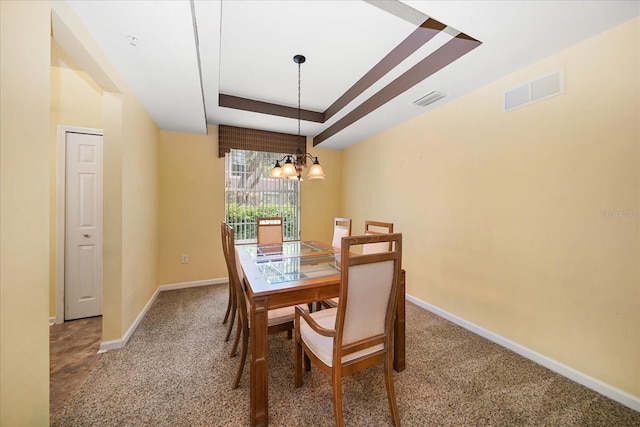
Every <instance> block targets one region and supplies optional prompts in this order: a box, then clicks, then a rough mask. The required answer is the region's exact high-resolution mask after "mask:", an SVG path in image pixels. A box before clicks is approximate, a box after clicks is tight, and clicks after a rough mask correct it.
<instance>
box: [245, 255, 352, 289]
mask: <svg viewBox="0 0 640 427" xmlns="http://www.w3.org/2000/svg"><path fill="white" fill-rule="evenodd" d="M338 258H339V257H338ZM254 262H255V265H256V267H257V268H258V270H259V271H260V273H262V275H263V276H264V279H265V280H266V281H267V282H268V283H269V284H274V283H282V282H291V281H295V280H303V279H312V278H315V277H325V276H333V275H335V274H340V262H339V261H336V257H335V256H334V254H325V255H311V256H307V257H289V258H284V257H283V258H278V257H269V258H262V259H256V260H255V261H254Z"/></svg>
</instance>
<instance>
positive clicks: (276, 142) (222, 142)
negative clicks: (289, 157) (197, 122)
mask: <svg viewBox="0 0 640 427" xmlns="http://www.w3.org/2000/svg"><path fill="white" fill-rule="evenodd" d="M298 147H300V149H301V150H302V153H303V154H304V153H306V152H307V139H306V137H305V136H298V135H291V134H288V133H280V132H269V131H266V130H257V129H247V128H241V127H235V126H226V125H219V126H218V157H224V155H225V153H228V152H230V151H231V149H232V148H234V149H238V150H252V151H265V152H267V153H282V154H292V153H294V152H295V151H296V149H297V148H298Z"/></svg>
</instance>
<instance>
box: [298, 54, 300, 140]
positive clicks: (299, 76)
mask: <svg viewBox="0 0 640 427" xmlns="http://www.w3.org/2000/svg"><path fill="white" fill-rule="evenodd" d="M298 136H300V63H298Z"/></svg>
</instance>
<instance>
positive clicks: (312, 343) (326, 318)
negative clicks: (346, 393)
mask: <svg viewBox="0 0 640 427" xmlns="http://www.w3.org/2000/svg"><path fill="white" fill-rule="evenodd" d="M337 311H338V308H329V309H327V310H320V311H316V312H314V313H312V314H311V316H312V317H313V319H314V320H315V321H316V322H317V323H318V325H320V326H322V327H323V328H327V329H331V328H333V327H334V326H335V323H336V313H337ZM300 335H301V337H302V339H303V340H304V341H305V343H306V344H307V346H308V347H309V349H310V350H311V351H313V353H315V355H316V356H318V358H319V359H320V360H322V361H323V362H324V363H325V364H326V365H327V366H333V338H331V337H325V336H324V335H320V334H317V333H315V332H314V331H313V330H312V329H311V327H310V326H309V324H308V323H307V322H306V321H305V320H304V319H301V320H300ZM381 350H384V345H383V344H378V345H376V346H373V347H369V348H367V349H365V350H361V351H357V352H355V353H351V354H347V355H346V356H343V357H342V363H346V362H349V361H351V360H355V359H357V358H359V357H362V356H366V355H368V354H371V353H374V352H377V351H381Z"/></svg>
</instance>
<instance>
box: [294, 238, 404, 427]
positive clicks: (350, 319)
mask: <svg viewBox="0 0 640 427" xmlns="http://www.w3.org/2000/svg"><path fill="white" fill-rule="evenodd" d="M372 243H387V244H389V245H391V248H392V249H389V250H387V251H384V252H379V253H374V254H367V255H358V254H353V253H352V250H351V247H352V246H356V245H365V244H372ZM341 256H342V258H341V260H342V265H341V270H340V276H341V277H340V299H339V303H338V306H337V307H335V308H330V309H327V310H320V311H316V312H313V313H308V312H306V311H305V310H304V309H303V308H302V307H300V306H298V307H296V317H295V340H296V341H295V362H294V363H295V374H294V381H295V386H296V387H301V386H302V376H303V372H302V367H303V365H304V367H305V370H306V371H308V370H310V369H311V366H310V362H313V364H314V365H316V366H317V367H319V368H320V370H322V371H323V372H326V373H327V374H329V375H331V379H332V386H333V407H334V416H335V424H336V426H339V427H342V426H344V420H343V416H342V378H343V377H345V376H347V375H350V374H352V373H355V372H359V371H362V370H364V369H367V368H370V367H372V366H374V365H378V364H380V363H384V378H385V385H386V389H387V399H388V401H389V407H390V409H391V419H392V421H393V425H394V426H396V427H398V426H400V416H399V413H398V405H397V402H396V395H395V389H394V384H393V372H392V369H393V366H392V364H393V346H392V342H393V341H392V338H393V322H394V317H395V314H394V313H395V310H396V304H397V303H398V283H399V280H400V272H401V264H402V234H400V233H395V234H375V235H374V234H372V235H365V236H354V237H346V238H344V239H342V248H341Z"/></svg>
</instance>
